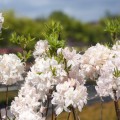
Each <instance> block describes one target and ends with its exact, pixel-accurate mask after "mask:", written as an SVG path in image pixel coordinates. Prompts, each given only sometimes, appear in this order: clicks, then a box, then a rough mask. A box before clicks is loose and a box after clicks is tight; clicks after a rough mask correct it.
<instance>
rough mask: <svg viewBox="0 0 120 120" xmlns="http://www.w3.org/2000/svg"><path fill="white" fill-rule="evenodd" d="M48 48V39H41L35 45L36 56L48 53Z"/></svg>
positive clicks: (34, 53)
mask: <svg viewBox="0 0 120 120" xmlns="http://www.w3.org/2000/svg"><path fill="white" fill-rule="evenodd" d="M48 48H49V45H48V41H47V40H39V41H38V42H37V44H36V45H35V51H34V52H33V55H34V57H35V58H36V57H39V56H41V55H43V54H46V53H45V52H46V51H47V50H48Z"/></svg>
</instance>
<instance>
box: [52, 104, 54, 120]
mask: <svg viewBox="0 0 120 120" xmlns="http://www.w3.org/2000/svg"><path fill="white" fill-rule="evenodd" d="M53 109H54V108H53V105H52V118H51V120H53V117H54V112H53Z"/></svg>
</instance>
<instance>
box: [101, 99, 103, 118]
mask: <svg viewBox="0 0 120 120" xmlns="http://www.w3.org/2000/svg"><path fill="white" fill-rule="evenodd" d="M100 106H101V109H100V120H102V115H103V102H102V99H100Z"/></svg>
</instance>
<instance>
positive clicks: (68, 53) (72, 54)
mask: <svg viewBox="0 0 120 120" xmlns="http://www.w3.org/2000/svg"><path fill="white" fill-rule="evenodd" d="M62 54H63V56H64V58H65V59H66V60H74V59H80V57H81V55H80V54H77V53H76V50H75V49H73V48H72V50H70V49H69V48H68V47H66V48H64V49H63V50H62Z"/></svg>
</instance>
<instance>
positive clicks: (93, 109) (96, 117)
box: [0, 91, 120, 120]
mask: <svg viewBox="0 0 120 120" xmlns="http://www.w3.org/2000/svg"><path fill="white" fill-rule="evenodd" d="M17 93H18V91H9V92H8V94H9V95H8V96H9V105H10V102H11V101H12V100H13V99H14V97H15V96H17ZM5 95H6V93H5V92H0V105H4V104H5V99H6V98H5ZM119 103H120V102H119ZM102 106H103V109H102V113H103V114H102V117H103V119H102V120H116V113H115V110H114V103H113V102H107V103H103V105H102ZM78 114H79V116H80V120H100V117H101V104H100V103H95V104H93V105H90V106H85V107H84V108H83V110H82V112H78ZM67 116H68V113H66V112H63V113H62V114H60V115H59V116H58V117H57V120H66V119H67ZM48 120H51V117H49V118H48ZM69 120H73V115H72V113H71V115H70V119H69Z"/></svg>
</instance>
